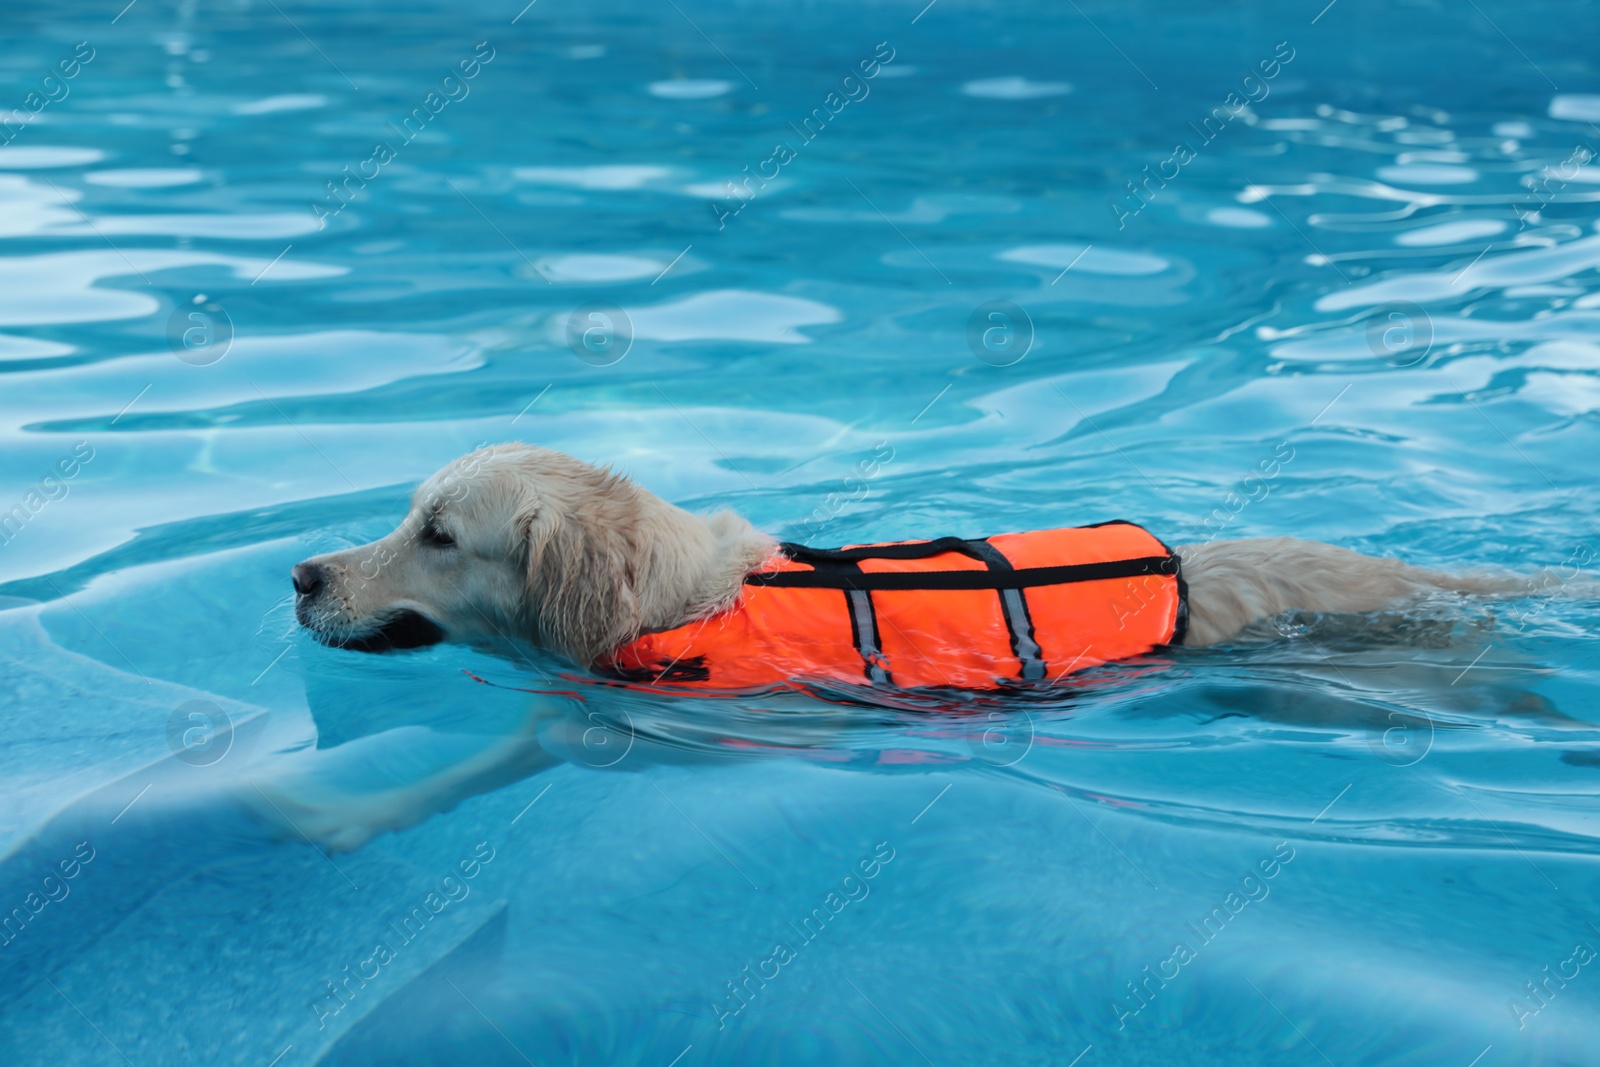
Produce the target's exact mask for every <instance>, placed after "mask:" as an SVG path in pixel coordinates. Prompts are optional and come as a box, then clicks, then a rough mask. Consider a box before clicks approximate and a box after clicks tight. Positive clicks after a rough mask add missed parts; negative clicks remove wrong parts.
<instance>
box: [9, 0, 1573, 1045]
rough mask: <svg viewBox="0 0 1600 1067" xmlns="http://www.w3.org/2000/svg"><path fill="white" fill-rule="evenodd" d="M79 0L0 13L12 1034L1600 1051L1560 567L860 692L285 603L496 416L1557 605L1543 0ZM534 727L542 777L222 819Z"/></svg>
mask: <svg viewBox="0 0 1600 1067" xmlns="http://www.w3.org/2000/svg"><path fill="white" fill-rule="evenodd" d="M120 7H121V5H120V3H116V2H113V3H111V4H92V5H91V4H87V3H76V2H72V3H61V4H54V5H48V6H46V5H36V6H35V7H34V8H33V9H31V10H29V11H15V10H14V11H10V12H8V13H7V14H6V15H5V16H4V19H5V21H6V23H7V38H8V41H9V42H10V44H11V47H9V48H7V49H6V51H5V55H4V57H3V59H0V68H3V70H4V79H3V84H4V93H5V95H4V97H3V98H0V108H10V109H12V110H11V112H10V114H11V121H10V123H9V125H7V126H6V127H5V133H4V134H3V135H0V136H3V137H4V138H5V140H6V141H7V143H6V145H5V146H4V147H0V411H3V415H4V417H3V419H0V435H3V442H4V444H3V452H0V455H3V457H4V461H3V463H0V515H3V516H4V517H5V523H6V525H5V526H4V532H3V534H0V542H3V543H0V657H3V663H4V666H3V671H0V692H3V693H4V714H3V717H0V797H3V799H4V803H3V804H0V856H3V857H4V858H3V859H0V915H3V916H5V919H4V924H9V925H4V924H0V928H3V929H4V933H3V935H0V940H3V942H4V943H3V944H0V1062H4V1063H6V1064H13V1063H15V1064H50V1065H60V1064H123V1063H131V1064H138V1065H141V1067H142V1065H146V1064H162V1065H167V1064H187V1063H195V1064H241V1065H267V1064H278V1065H281V1067H292V1065H299V1064H313V1063H323V1064H377V1063H382V1064H408V1065H410V1064H455V1063H474V1064H480V1063H481V1064H521V1063H524V1062H531V1063H537V1064H540V1065H545V1064H557V1063H572V1064H597V1063H608V1064H610V1063H615V1064H655V1065H660V1067H671V1065H674V1064H676V1065H678V1067H692V1065H694V1064H747V1063H771V1064H838V1063H867V1062H890V1063H905V1064H921V1063H932V1064H938V1065H940V1067H944V1065H947V1064H948V1065H954V1064H989V1063H1003V1064H1046V1063H1049V1064H1062V1065H1066V1064H1077V1065H1078V1067H1104V1065H1113V1064H1127V1065H1134V1064H1138V1065H1144V1064H1152V1065H1154V1064H1162V1065H1166V1064H1206V1065H1213V1064H1214V1065H1230V1067H1241V1065H1253V1064H1261V1065H1272V1067H1284V1065H1300V1064H1304V1065H1320V1064H1335V1065H1338V1067H1354V1065H1362V1064H1386V1065H1387V1064H1429V1065H1432V1064H1443V1065H1459V1067H1469V1065H1476V1067H1501V1065H1508V1064H1529V1065H1532V1064H1539V1065H1551V1064H1585V1063H1589V1064H1592V1063H1594V1062H1595V1059H1596V1052H1595V1048H1596V1044H1597V1041H1600V1022H1597V1020H1600V1010H1597V1009H1600V963H1596V962H1595V960H1594V956H1593V954H1594V952H1595V951H1596V950H1600V928H1597V927H1600V869H1597V866H1596V861H1595V856H1594V853H1595V843H1596V839H1597V837H1600V821H1597V817H1596V810H1597V809H1596V801H1597V794H1600V731H1597V723H1600V717H1597V712H1596V710H1595V701H1594V696H1595V692H1596V678H1595V674H1596V670H1597V668H1600V658H1597V655H1596V652H1595V646H1594V643H1593V641H1592V640H1591V634H1592V633H1593V631H1594V628H1595V623H1596V610H1595V606H1594V603H1593V602H1592V601H1591V600H1585V599H1583V598H1581V597H1572V596H1558V597H1553V598H1546V599H1540V600H1523V601H1509V602H1501V603H1497V604H1492V605H1489V604H1476V605H1474V604H1469V603H1445V604H1440V605H1436V606H1435V607H1434V608H1431V609H1430V610H1428V611H1427V612H1423V613H1415V614H1408V615H1403V616H1395V617H1388V618H1381V619H1369V620H1341V619H1319V618H1294V619H1286V620H1280V621H1278V622H1277V623H1276V624H1274V625H1271V626H1267V627H1264V628H1263V630H1262V632H1261V633H1260V634H1258V635H1257V637H1258V638H1259V640H1256V641H1253V642H1249V643H1242V644H1240V645H1238V646H1231V647H1227V648H1222V649H1213V650H1205V651H1196V650H1190V651H1182V650H1180V651H1177V652H1173V653H1171V654H1167V655H1162V656H1157V657H1151V658H1150V659H1148V660H1146V661H1142V662H1138V663H1132V664H1123V665H1119V666H1117V667H1114V668H1107V669H1105V670H1102V671H1097V672H1092V673H1090V674H1086V675H1083V676H1080V678H1079V679H1078V681H1079V684H1077V685H1075V686H1074V687H1073V688H1072V689H1070V690H1068V691H1063V692H1061V693H1059V694H1057V696H1056V699H1053V700H1050V701H1037V702H1028V703H1022V702H1014V703H1012V704H1009V705H1001V706H998V707H997V706H994V705H985V704H979V703H977V702H973V703H970V704H967V705H958V704H949V703H946V704H945V705H944V706H942V707H935V708H933V709H931V710H929V709H922V710H916V709H894V708H885V709H879V710H873V709H867V708H848V707H840V706H833V705H827V704H822V703H820V702H814V701H809V700H807V699H804V698H801V697H797V696H790V697H785V698H782V699H773V700H746V699H739V700H722V701H708V700H687V699H676V700H674V699H665V698H656V697H651V696H648V695H641V694H622V693H617V692H614V691H610V690H606V691H590V692H588V693H587V697H588V699H587V700H586V702H585V703H583V704H581V705H577V704H573V703H571V702H569V701H566V700H564V699H563V698H556V697H543V698H540V697H533V696H530V695H529V694H527V693H524V692H519V691H518V689H519V688H542V687H544V682H543V681H542V679H541V677H540V674H541V673H543V674H547V675H550V676H552V677H554V676H555V675H557V674H558V673H559V672H560V671H562V670H563V668H562V667H561V666H560V665H559V664H557V663H555V662H554V661H553V660H548V659H545V660H537V661H535V662H533V663H531V664H528V663H522V662H517V661H512V660H506V659H499V658H495V657H493V656H490V655H487V654H483V653H479V652H474V651H472V650H469V649H465V648H455V647H439V648H432V649H428V650H423V651H419V652H414V653H406V654H399V655H390V656H362V655H358V654H353V653H348V652H339V651H335V650H331V649H327V648H324V647H321V646H319V645H317V644H315V643H314V642H313V641H311V640H310V639H309V638H308V637H307V636H306V635H305V634H304V633H302V632H300V631H299V630H298V629H297V628H296V626H295V624H294V620H293V611H292V605H291V603H290V587H289V578H288V571H289V568H290V566H291V565H292V564H293V563H295V562H296V561H298V560H301V559H303V558H305V557H307V556H309V555H312V554H314V553H317V552H321V551H327V550H330V549H333V548H337V547H340V546H345V545H351V544H357V543H361V542H363V541H366V540H370V539H372V538H374V537H376V536H378V535H380V534H382V533H384V532H386V531H387V530H388V529H390V528H391V527H392V525H393V524H394V523H395V522H396V521H397V520H398V518H399V517H400V516H401V514H402V513H403V511H404V508H405V502H406V499H407V496H408V493H409V490H410V488H411V487H412V486H413V485H414V484H415V483H416V482H418V481H419V480H420V479H422V478H423V477H424V476H426V475H427V474H429V473H430V472H432V471H433V470H435V469H436V468H438V467H439V466H441V465H442V464H444V463H445V462H446V461H448V460H449V459H451V458H453V457H454V456H456V455H459V454H461V453H463V452H465V451H467V450H468V449H470V448H472V447H473V446H475V445H477V444H479V443H481V442H485V441H499V440H507V439H516V438H520V439H522V440H525V441H530V442H537V443H540V444H544V445H548V446H551V447H555V448H559V449H562V450H564V451H567V452H570V453H573V454H574V455H577V456H580V457H583V458H585V459H588V460H592V461H596V462H603V463H611V464H614V465H616V466H617V467H618V468H620V469H622V470H624V471H626V472H627V473H629V474H630V475H632V476H633V477H635V478H637V479H638V480H640V481H641V482H642V483H643V484H644V485H645V486H647V487H648V488H650V489H651V490H653V491H655V492H657V493H659V494H661V495H663V496H665V497H667V498H669V499H671V500H673V501H676V502H678V503H681V504H683V505H685V506H690V507H695V508H708V507H712V506H718V505H726V506H731V507H735V508H737V509H739V510H740V511H742V512H744V513H745V514H747V515H749V516H750V517H751V518H752V519H753V520H755V521H756V522H757V523H759V524H760V525H762V526H763V527H765V528H766V529H769V530H771V531H772V532H774V533H776V534H778V535H780V536H783V537H786V538H790V539H796V540H805V541H809V542H811V543H814V544H821V545H830V544H842V543H848V542H852V541H858V542H859V541H873V540H888V539H895V538H911V537H927V536H936V535H941V534H984V533H995V532H1001V531H1006V530H1017V529H1033V528H1042V527H1048V526H1056V525H1069V524H1084V523H1090V522H1098V521H1102V520H1106V519H1113V518H1128V519H1133V520H1136V521H1138V522H1141V523H1143V524H1144V525H1146V526H1148V527H1149V528H1150V529H1151V530H1153V531H1154V532H1156V533H1157V534H1158V535H1160V536H1162V537H1163V538H1165V539H1166V540H1167V541H1169V543H1174V544H1178V543H1185V542H1192V541H1196V540H1205V539H1207V538H1211V537H1236V536H1263V535H1277V534H1293V535H1298V536H1304V537H1311V538H1317V539H1321V540H1327V541H1332V542H1335V543H1338V544H1341V545H1345V546H1348V547H1351V548H1355V549H1359V550H1362V551H1366V552H1371V553H1375V554H1380V555H1395V556H1403V557H1405V558H1406V559H1409V560H1411V561H1413V562H1418V563H1424V564H1428V565H1432V566H1437V567H1441V568H1470V567H1474V566H1479V565H1495V566H1510V567H1521V568H1531V567H1534V566H1548V567H1551V568H1554V569H1555V570H1556V572H1557V573H1558V574H1559V575H1560V576H1561V581H1562V582H1567V583H1570V584H1565V585H1563V586H1562V587H1561V588H1562V589H1563V590H1564V591H1567V592H1571V591H1574V590H1576V589H1578V588H1579V586H1580V584H1581V583H1582V582H1583V581H1587V580H1589V579H1590V576H1591V575H1592V572H1593V567H1594V564H1593V556H1594V554H1595V546H1596V545H1597V543H1600V530H1597V527H1596V525H1595V521H1594V517H1593V516H1594V510H1595V509H1594V502H1593V486H1594V479H1593V470H1594V456H1595V454H1596V448H1597V446H1600V423H1597V420H1596V410H1597V408H1600V377H1597V374H1596V371H1597V368H1600V338H1597V333H1600V277H1597V274H1596V267H1600V233H1597V228H1596V222H1597V218H1600V209H1597V202H1600V162H1591V161H1590V160H1591V157H1592V156H1593V155H1595V154H1596V153H1600V129H1597V125H1600V95H1597V94H1600V72H1597V70H1596V67H1595V63H1594V56H1593V49H1592V47H1590V44H1591V42H1593V41H1594V40H1595V39H1596V36H1597V32H1600V26H1597V24H1596V23H1597V21H1600V20H1597V16H1596V13H1595V12H1594V10H1593V9H1591V8H1575V7H1573V6H1570V5H1557V4H1547V3H1541V2H1534V3H1523V4H1509V3H1504V2H1501V0H1494V2H1490V0H1480V3H1477V4H1470V3H1469V4H1466V5H1450V6H1441V5H1429V4H1415V5H1398V6H1388V5H1382V6H1380V5H1376V4H1372V3H1368V2H1365V0H1338V2H1336V3H1334V4H1332V5H1329V6H1326V7H1324V6H1323V2H1322V0H1316V2H1313V3H1310V4H1305V5H1299V4H1296V5H1287V4H1279V5H1265V4H1235V5H1215V6H1211V7H1209V8H1205V9H1201V8H1196V7H1195V6H1193V5H1183V4H1163V3H1143V2H1134V3H1122V4H1105V3H1099V2H1095V3H1088V2H1083V3H1080V4H1073V3H1068V4H1064V5H1054V4H1043V3H1014V4H1005V5H989V4H976V3H964V2H961V0H937V2H936V3H934V4H931V5H928V6H927V7H924V6H923V4H922V2H920V0H918V2H914V3H910V4H898V3H896V4H888V3H884V4H848V5H846V4H840V3H834V2H831V0H828V2H819V3H810V4H805V5H790V6H783V7H778V6H772V5H758V4H724V5H717V4H711V3H706V2H703V0H694V2H692V3H691V2H689V0H676V2H674V0H668V2H665V3H635V2H629V0H616V2H612V0H607V2H604V3H598V4H590V5H582V6H580V5H573V4H566V3H563V2H562V0H539V2H538V3H534V4H530V5H529V6H527V7H526V8H523V7H522V5H521V3H520V2H519V0H513V2H511V3H507V4H503V5H502V4H498V3H497V4H479V5H443V4H422V3H405V4H399V5H395V4H384V5H376V4H374V5H360V4H349V3H338V4H329V5H316V6H314V5H309V4H301V3H296V4H289V3H287V2H281V3H273V2H271V0H269V2H267V3H264V4H253V3H248V2H244V0H238V2H230V3H226V4H221V5H199V4H195V3H193V2H179V3H171V2H163V0H138V2H137V3H134V4H132V5H130V6H129V7H127V8H125V9H122V10H121V11H120V12H119V11H118V8H120ZM519 9H520V10H519ZM869 75H870V76H869ZM30 94H32V95H30ZM3 117H4V116H3V115H0V118H3ZM730 183H735V187H734V188H730ZM1585 456H1587V457H1589V458H1588V459H1585V458H1584V457H1585ZM869 471H870V473H868V472H869ZM19 509H20V510H19ZM464 672H470V675H471V676H476V677H477V678H480V679H483V680H484V681H486V682H488V683H492V684H480V683H478V682H475V681H474V680H473V678H472V677H471V676H469V674H468V673H464ZM530 708H536V709H544V710H552V709H553V710H554V711H556V712H558V713H559V715H560V716H561V718H558V719H557V720H556V721H555V723H554V725H553V726H550V727H549V728H547V730H546V734H545V741H546V743H547V745H548V747H549V748H550V750H552V751H555V752H557V753H559V754H561V755H563V756H564V757H565V759H564V762H563V763H562V764H561V765H560V766H557V767H554V768H552V769H546V770H543V771H542V772H540V773H531V772H532V770H534V769H536V768H534V767H533V766H532V764H527V765H523V764H515V761H512V763H511V764H508V765H506V769H505V771H504V773H503V774H501V775H500V777H499V778H498V779H496V780H495V781H494V782H492V783H491V784H489V785H484V786H483V788H482V789H481V790H480V791H478V792H475V793H473V794H472V795H470V796H451V797H448V798H446V799H445V800H443V801H441V802H440V803H439V804H437V805H435V808H438V807H450V806H451V805H453V807H451V810H447V811H437V810H435V811H433V812H432V813H431V817H426V818H420V821H418V822H416V823H415V825H410V826H408V827H406V828H404V829H401V830H399V831H397V832H386V833H379V834H377V836H375V837H373V839H372V840H371V841H370V842H369V843H367V844H365V845H364V847H360V848H358V849H356V850H355V851H349V852H334V853H331V854H324V853H323V852H321V851H320V850H318V849H316V848H313V847H312V846H311V845H310V844H308V843H307V842H306V840H305V838H303V837H301V836H298V835H297V833H293V832H288V831H283V832H281V833H275V832H274V831H273V829H272V825H273V824H272V821H271V818H270V813H267V812H266V811H265V808H266V805H267V804H280V805H287V809H286V810H283V811H281V814H282V815H283V816H284V818H285V819H289V820H290V821H295V819H296V817H298V823H297V825H298V824H299V823H304V824H305V826H304V828H305V830H306V837H316V838H318V839H319V840H320V839H322V837H323V835H324V834H325V833H328V832H331V831H329V830H328V827H327V825H325V823H324V822H322V821H319V820H318V819H317V818H314V817H312V816H310V815H308V814H307V812H308V811H315V810H316V808H317V804H318V803H323V804H324V807H325V808H327V807H331V810H332V811H333V812H334V813H335V814H338V813H341V812H343V813H345V814H348V815H350V817H351V818H355V814H354V813H355V812H356V811H357V805H356V801H357V800H359V799H361V798H366V799H367V803H366V806H365V807H361V808H360V809H359V810H360V811H362V812H366V813H368V814H371V812H373V811H377V812H379V813H380V814H381V812H382V811H384V810H385V808H384V804H383V802H382V800H381V791H382V790H383V789H384V788H386V787H387V786H390V785H393V784H394V783H395V782H398V781H403V780H407V779H409V778H414V777H416V776H418V775H420V774H423V773H425V772H426V771H428V770H430V769H442V768H449V767H459V766H461V765H462V764H463V763H464V762H466V761H470V760H473V759H475V758H479V757H482V756H484V754H485V753H491V752H498V751H502V750H503V746H506V745H507V744H514V743H515V738H517V737H518V735H519V731H520V729H521V728H522V726H523V724H524V723H525V721H526V719H527V716H528V715H529V713H530ZM496 746H501V748H497V747H496ZM491 785H492V787H491ZM374 795H378V796H379V797H380V799H379V800H378V801H376V802H373V801H372V799H371V798H372V797H373V796H374ZM329 798H333V799H332V800H329ZM352 798H354V799H352ZM297 802H299V803H303V804H304V807H298V808H297V807H295V806H294V805H295V804H296V803H297ZM323 814H326V811H324V812H323ZM424 814H430V813H424ZM279 830H282V827H281V825H280V826H279Z"/></svg>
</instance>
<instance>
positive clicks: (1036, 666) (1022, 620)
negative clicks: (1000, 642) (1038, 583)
mask: <svg viewBox="0 0 1600 1067" xmlns="http://www.w3.org/2000/svg"><path fill="white" fill-rule="evenodd" d="M1000 605H1001V607H1002V608H1004V609H1005V613H1006V625H1007V626H1008V627H1010V629H1011V636H1012V638H1013V639H1014V640H1015V641H1016V645H1017V658H1018V659H1020V660H1021V661H1022V680H1023V681H1025V682H1037V681H1039V680H1041V679H1043V678H1044V659H1043V657H1042V656H1041V655H1040V649H1039V643H1038V642H1037V641H1035V640H1034V639H1033V624H1032V623H1030V622H1029V621H1028V602H1027V601H1025V600H1023V599H1022V590H1020V589H1002V590H1000Z"/></svg>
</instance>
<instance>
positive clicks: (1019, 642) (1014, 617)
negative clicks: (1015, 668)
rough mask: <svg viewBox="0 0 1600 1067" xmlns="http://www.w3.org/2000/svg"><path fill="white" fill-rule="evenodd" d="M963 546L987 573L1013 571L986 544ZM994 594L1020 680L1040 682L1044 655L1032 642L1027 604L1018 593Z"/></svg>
mask: <svg viewBox="0 0 1600 1067" xmlns="http://www.w3.org/2000/svg"><path fill="white" fill-rule="evenodd" d="M967 543H968V544H969V545H971V546H972V548H973V550H974V551H975V552H977V554H978V556H979V557H980V558H981V559H982V560H983V563H984V566H986V567H988V568H989V570H990V571H991V572H992V571H1009V570H1012V569H1013V568H1012V566H1011V561H1010V560H1009V559H1006V556H1005V553H1004V552H1001V551H1000V550H999V549H998V548H996V547H994V546H993V545H991V544H990V543H989V542H987V541H969V542H967ZM998 592H999V593H1000V610H1001V612H1002V613H1003V614H1004V615H1005V618H1006V629H1008V630H1010V631H1011V644H1012V645H1013V646H1014V647H1015V649H1016V654H1017V659H1018V660H1019V661H1020V662H1021V664H1022V674H1021V678H1022V680H1023V681H1025V682H1038V681H1042V680H1043V679H1044V676H1045V663H1044V654H1043V650H1042V649H1040V648H1039V642H1037V641H1035V640H1034V639H1033V622H1032V620H1031V619H1029V617H1028V601H1027V600H1026V599H1025V598H1024V596H1023V592H1022V590H1020V589H1001V590H999V591H998Z"/></svg>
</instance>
